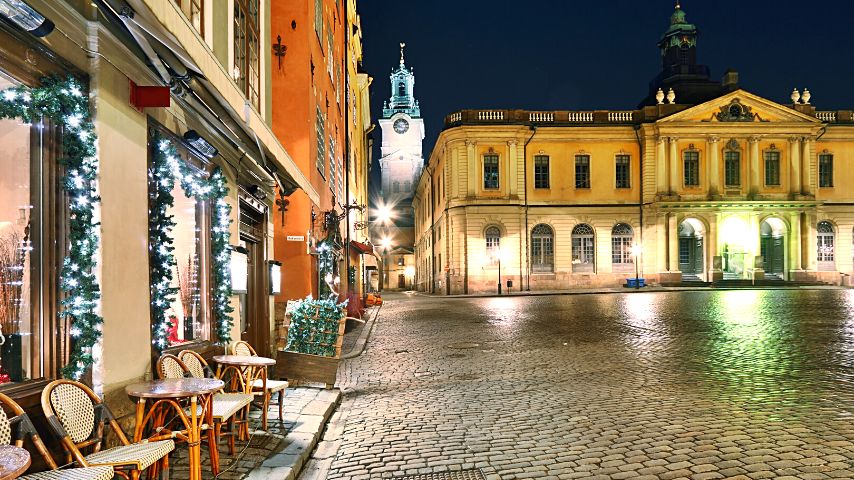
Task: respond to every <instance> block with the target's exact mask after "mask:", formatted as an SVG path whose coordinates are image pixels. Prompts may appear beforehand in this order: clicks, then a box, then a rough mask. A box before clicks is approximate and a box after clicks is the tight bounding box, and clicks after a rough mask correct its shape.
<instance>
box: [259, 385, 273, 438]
mask: <svg viewBox="0 0 854 480" xmlns="http://www.w3.org/2000/svg"><path fill="white" fill-rule="evenodd" d="M271 396H272V394H271V393H270V392H264V411H263V412H261V429H262V430H264V431H265V432H266V431H267V411H268V410H269V409H270V397H271Z"/></svg>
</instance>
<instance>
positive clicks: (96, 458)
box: [86, 440, 175, 470]
mask: <svg viewBox="0 0 854 480" xmlns="http://www.w3.org/2000/svg"><path fill="white" fill-rule="evenodd" d="M174 449H175V442H173V441H172V440H160V441H157V442H148V443H134V444H132V445H119V446H118V447H113V448H110V449H107V450H101V451H100V452H97V453H93V454H91V455H88V456H86V461H87V462H89V464H91V465H112V466H117V467H124V466H127V467H131V468H132V469H134V470H145V469H146V468H148V467H150V466H151V465H153V464H154V462H156V461H157V460H160V459H161V458H163V457H165V456H166V455H168V454H169V452H171V451H172V450H174Z"/></svg>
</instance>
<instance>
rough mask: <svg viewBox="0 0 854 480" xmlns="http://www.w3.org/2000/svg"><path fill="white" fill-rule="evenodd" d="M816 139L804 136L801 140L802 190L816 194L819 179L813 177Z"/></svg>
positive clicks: (807, 193) (808, 193)
mask: <svg viewBox="0 0 854 480" xmlns="http://www.w3.org/2000/svg"><path fill="white" fill-rule="evenodd" d="M813 143H814V140H813V139H812V138H809V137H804V138H803V139H802V140H801V148H802V150H801V191H802V192H803V193H804V194H806V195H815V189H816V185H817V184H818V181H817V180H816V179H814V178H813V168H812V149H813Z"/></svg>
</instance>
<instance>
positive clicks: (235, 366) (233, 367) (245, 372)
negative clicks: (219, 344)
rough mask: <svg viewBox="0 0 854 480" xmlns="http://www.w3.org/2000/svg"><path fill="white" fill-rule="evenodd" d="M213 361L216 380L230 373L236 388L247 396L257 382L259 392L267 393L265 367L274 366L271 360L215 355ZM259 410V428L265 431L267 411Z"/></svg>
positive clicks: (264, 409)
mask: <svg viewBox="0 0 854 480" xmlns="http://www.w3.org/2000/svg"><path fill="white" fill-rule="evenodd" d="M213 361H214V362H216V363H217V367H216V376H217V378H223V376H224V375H226V374H228V373H229V371H231V372H232V374H233V375H232V378H233V379H236V380H237V383H238V384H237V388H238V389H239V390H240V391H241V392H242V393H247V394H249V395H254V392H253V389H254V386H255V383H256V381H259V380H260V384H261V392H266V391H267V367H270V366H273V365H275V364H276V361H275V360H273V359H272V358H267V357H258V356H254V355H215V356H214V357H213ZM261 410H262V412H261V428H262V429H264V430H267V409H266V408H262V409H261ZM244 425H246V424H244ZM248 433H249V427H248V425H246V434H247V435H248Z"/></svg>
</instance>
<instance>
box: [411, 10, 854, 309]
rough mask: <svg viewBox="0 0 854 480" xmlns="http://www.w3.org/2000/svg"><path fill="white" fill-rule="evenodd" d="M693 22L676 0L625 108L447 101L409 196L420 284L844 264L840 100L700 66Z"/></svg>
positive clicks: (762, 274) (705, 275)
mask: <svg viewBox="0 0 854 480" xmlns="http://www.w3.org/2000/svg"><path fill="white" fill-rule="evenodd" d="M696 37H697V32H696V27H694V25H691V24H689V23H687V21H686V19H685V14H684V12H683V11H682V10H681V9H679V7H677V9H676V11H675V12H674V14H673V16H672V17H671V24H670V28H669V29H668V30H667V32H665V34H664V36H663V37H662V39H661V41H660V42H659V47H660V48H661V51H662V72H661V73H660V74H659V75H658V76H657V77H656V78H655V79H653V81H652V82H651V83H650V91H649V95H648V97H647V98H646V99H645V100H644V101H643V102H642V103H641V105H640V106H639V107H638V108H637V109H634V110H625V111H599V110H596V111H524V110H463V111H459V112H454V113H452V114H450V115H448V116H447V117H446V118H445V126H444V130H443V131H442V132H441V134H440V135H439V138H438V140H437V142H436V146H435V148H434V150H433V152H432V154H431V155H430V158H429V162H428V164H427V166H426V167H425V169H424V173H423V174H422V175H421V177H420V179H419V182H418V184H417V188H416V193H415V196H414V199H413V209H414V211H415V218H416V220H415V225H416V227H415V231H416V245H415V251H416V262H417V266H418V268H417V277H416V285H417V288H418V289H420V290H422V291H432V292H436V293H447V294H455V293H477V292H489V291H492V292H494V291H496V290H497V289H498V285H499V283H501V284H502V285H503V289H504V290H505V291H506V290H507V289H508V288H509V289H511V290H513V291H517V290H519V289H522V290H549V289H564V288H576V287H586V286H619V285H622V284H625V283H626V280H627V279H634V278H635V276H636V275H637V276H639V277H641V278H644V279H645V280H646V282H647V283H680V282H687V281H703V282H717V281H721V280H728V279H744V280H751V281H761V280H764V281H766V282H767V281H772V280H776V281H823V282H828V283H838V282H840V281H844V279H845V278H846V277H845V275H842V274H848V275H850V274H851V273H852V269H854V261H852V258H854V249H852V241H854V238H852V233H854V188H851V187H850V186H851V185H854V171H852V170H849V169H847V168H845V167H846V165H850V164H851V162H852V161H854V118H853V117H852V112H851V110H841V111H819V110H816V108H815V107H814V106H813V105H812V104H811V103H810V99H811V95H810V93H809V91H808V90H805V91H804V92H803V95H801V93H800V92H798V91H795V92H792V94H791V99H792V103H790V104H780V103H777V102H774V101H771V100H768V99H765V98H762V97H759V96H757V95H755V94H752V93H750V92H748V91H745V90H743V89H741V88H739V87H738V86H737V79H738V75H737V73H735V72H731V71H728V72H727V73H726V74H725V75H724V77H723V79H722V81H721V82H716V81H712V80H710V79H709V70H708V67H706V66H704V65H698V64H697V63H696ZM499 278H500V280H499ZM508 281H509V282H512V286H509V287H508Z"/></svg>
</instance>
